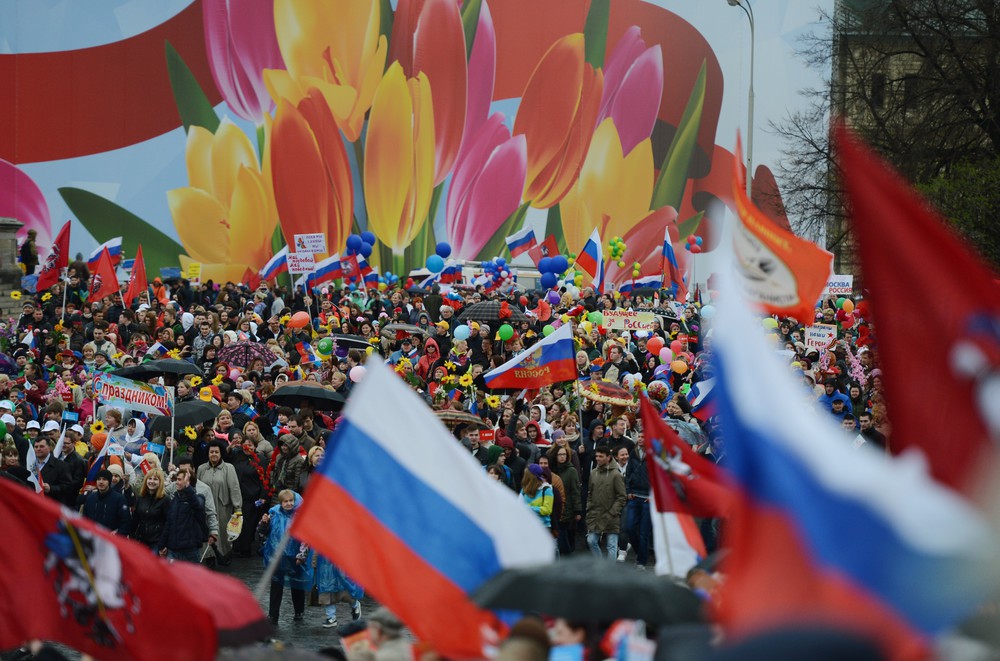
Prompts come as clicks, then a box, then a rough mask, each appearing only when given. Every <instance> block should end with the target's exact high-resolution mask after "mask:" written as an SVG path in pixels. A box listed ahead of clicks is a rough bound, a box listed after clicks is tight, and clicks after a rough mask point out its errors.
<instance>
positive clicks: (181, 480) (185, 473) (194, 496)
mask: <svg viewBox="0 0 1000 661" xmlns="http://www.w3.org/2000/svg"><path fill="white" fill-rule="evenodd" d="M193 479H194V471H193V469H192V468H191V467H190V466H182V467H180V468H178V469H177V474H176V475H175V476H174V481H175V482H176V486H177V493H176V495H175V496H174V499H173V500H172V501H170V508H169V509H168V510H167V521H166V524H165V525H164V526H163V532H162V533H161V534H160V541H159V542H158V543H157V544H156V550H157V551H158V552H159V554H160V555H161V556H162V557H164V558H171V559H174V560H186V561H188V562H194V563H197V562H199V561H200V560H201V557H200V556H201V545H202V544H204V543H205V540H206V539H208V532H209V531H208V521H207V519H206V518H205V499H204V497H203V496H201V495H200V494H198V493H197V492H196V491H195V489H194V487H193V486H191V480H193Z"/></svg>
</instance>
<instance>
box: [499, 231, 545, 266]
mask: <svg viewBox="0 0 1000 661" xmlns="http://www.w3.org/2000/svg"><path fill="white" fill-rule="evenodd" d="M505 241H506V242H507V250H509V251H510V256H511V258H512V259H513V258H514V257H517V256H518V255H523V254H524V253H526V252H528V251H529V250H531V249H532V248H534V247H535V246H536V245H537V244H538V241H536V240H535V230H533V229H531V228H530V227H525V228H524V229H523V230H521V231H520V232H515V233H514V234H511V235H510V236H508V237H507V238H506V239H505Z"/></svg>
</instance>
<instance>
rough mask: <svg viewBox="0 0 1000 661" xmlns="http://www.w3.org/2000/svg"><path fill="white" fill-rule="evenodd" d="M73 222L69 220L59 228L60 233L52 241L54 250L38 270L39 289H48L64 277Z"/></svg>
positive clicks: (67, 263)
mask: <svg viewBox="0 0 1000 661" xmlns="http://www.w3.org/2000/svg"><path fill="white" fill-rule="evenodd" d="M71 226H72V223H70V222H67V223H66V224H65V225H63V226H62V229H61V230H59V234H57V235H56V240H55V241H53V242H52V250H51V251H50V252H49V256H48V257H46V258H45V263H44V264H42V267H41V269H40V270H39V272H38V283H37V285H36V287H37V289H38V291H42V290H43V289H48V288H49V287H51V286H52V285H54V284H56V283H57V282H59V278H61V277H62V270H63V269H64V268H66V267H68V266H69V232H70V227H71Z"/></svg>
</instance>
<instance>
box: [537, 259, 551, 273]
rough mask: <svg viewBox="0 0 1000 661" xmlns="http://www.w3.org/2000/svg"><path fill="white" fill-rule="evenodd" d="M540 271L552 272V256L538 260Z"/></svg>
mask: <svg viewBox="0 0 1000 661" xmlns="http://www.w3.org/2000/svg"><path fill="white" fill-rule="evenodd" d="M538 271H539V273H551V272H552V258H551V257H542V258H541V259H540V260H538Z"/></svg>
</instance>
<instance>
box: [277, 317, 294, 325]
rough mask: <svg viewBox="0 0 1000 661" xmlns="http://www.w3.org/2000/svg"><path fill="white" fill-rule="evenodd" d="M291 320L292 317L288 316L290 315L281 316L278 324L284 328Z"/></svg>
mask: <svg viewBox="0 0 1000 661" xmlns="http://www.w3.org/2000/svg"><path fill="white" fill-rule="evenodd" d="M291 318H292V315H290V314H286V315H283V316H282V317H281V319H278V323H280V324H281V325H282V326H284V325H285V324H287V323H288V322H289V321H290V320H291Z"/></svg>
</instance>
